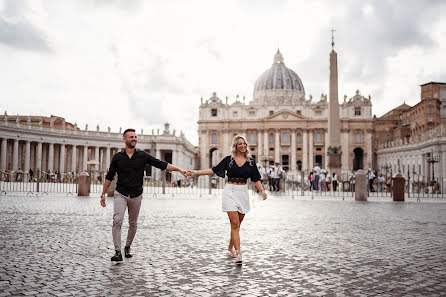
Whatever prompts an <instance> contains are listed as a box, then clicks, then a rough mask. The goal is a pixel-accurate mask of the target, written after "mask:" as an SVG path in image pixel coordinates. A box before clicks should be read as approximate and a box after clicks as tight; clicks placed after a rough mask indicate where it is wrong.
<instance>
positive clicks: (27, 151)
mask: <svg viewBox="0 0 446 297" xmlns="http://www.w3.org/2000/svg"><path fill="white" fill-rule="evenodd" d="M30 159H31V142H30V141H27V142H25V166H24V167H23V172H25V173H26V172H28V171H29V163H30ZM27 180H28V179H26V180H25V181H27Z"/></svg>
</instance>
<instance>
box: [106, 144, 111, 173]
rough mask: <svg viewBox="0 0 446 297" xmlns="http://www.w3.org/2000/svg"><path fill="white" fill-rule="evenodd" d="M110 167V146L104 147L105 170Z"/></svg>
mask: <svg viewBox="0 0 446 297" xmlns="http://www.w3.org/2000/svg"><path fill="white" fill-rule="evenodd" d="M109 167H110V147H106V148H105V170H106V171H108V168H109Z"/></svg>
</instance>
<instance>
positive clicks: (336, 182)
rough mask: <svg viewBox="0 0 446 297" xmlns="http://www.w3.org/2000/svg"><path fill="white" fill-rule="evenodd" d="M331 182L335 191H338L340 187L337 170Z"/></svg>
mask: <svg viewBox="0 0 446 297" xmlns="http://www.w3.org/2000/svg"><path fill="white" fill-rule="evenodd" d="M331 184H332V185H333V191H334V192H336V191H337V189H338V176H337V175H336V173H335V172H333V176H332V178H331Z"/></svg>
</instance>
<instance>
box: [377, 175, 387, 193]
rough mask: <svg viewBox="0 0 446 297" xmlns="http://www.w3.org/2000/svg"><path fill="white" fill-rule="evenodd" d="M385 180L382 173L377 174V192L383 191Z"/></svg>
mask: <svg viewBox="0 0 446 297" xmlns="http://www.w3.org/2000/svg"><path fill="white" fill-rule="evenodd" d="M385 182H386V179H385V178H384V176H383V175H382V173H380V174H379V175H378V191H379V192H381V193H382V192H384V183H385Z"/></svg>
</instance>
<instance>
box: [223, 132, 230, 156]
mask: <svg viewBox="0 0 446 297" xmlns="http://www.w3.org/2000/svg"><path fill="white" fill-rule="evenodd" d="M230 141H231V140H230V139H229V130H227V129H225V130H223V157H226V156H227V155H229V154H230V152H229V151H230V150H229V146H231V143H230Z"/></svg>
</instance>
